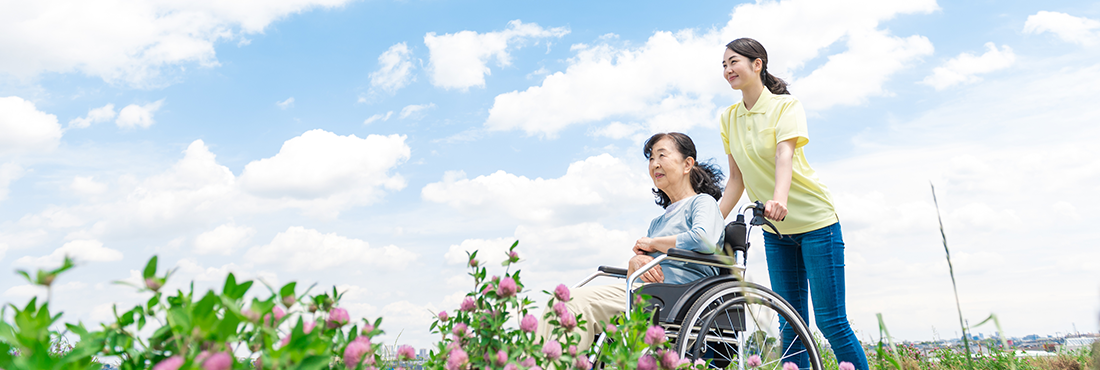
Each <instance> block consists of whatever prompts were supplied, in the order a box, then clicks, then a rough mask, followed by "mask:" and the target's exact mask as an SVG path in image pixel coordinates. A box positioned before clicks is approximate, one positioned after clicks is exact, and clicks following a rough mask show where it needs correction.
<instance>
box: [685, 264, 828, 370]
mask: <svg viewBox="0 0 1100 370" xmlns="http://www.w3.org/2000/svg"><path fill="white" fill-rule="evenodd" d="M676 349H677V351H679V352H680V354H681V355H682V356H687V357H689V358H692V359H709V360H711V366H712V367H715V368H733V369H739V370H740V369H749V368H750V366H749V359H750V358H751V356H753V355H756V356H759V358H760V360H761V364H760V366H759V367H758V368H761V369H782V368H783V364H784V363H786V362H794V363H795V364H797V365H799V368H810V369H813V370H823V369H824V368H823V367H822V364H821V356H820V354H819V353H818V348H817V346H816V344H815V342H814V339H813V336H812V334H811V333H810V329H809V326H807V325H806V323H805V322H804V321H803V320H802V318H801V317H800V316H799V315H798V312H797V311H795V310H794V308H793V307H792V306H791V305H790V304H789V303H787V301H786V300H784V299H783V298H782V297H780V296H779V295H778V294H776V293H775V292H773V291H771V290H770V289H768V288H765V287H763V286H760V285H757V284H753V283H749V282H737V283H729V284H723V285H719V286H716V287H713V288H711V289H709V290H707V292H706V293H703V294H702V295H701V296H700V299H699V300H697V301H696V302H695V304H693V305H692V307H691V309H690V310H688V312H687V314H686V315H685V316H684V322H683V323H682V324H681V326H680V332H679V333H678V335H677V341H676Z"/></svg>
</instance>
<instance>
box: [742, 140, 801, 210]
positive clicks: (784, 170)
mask: <svg viewBox="0 0 1100 370" xmlns="http://www.w3.org/2000/svg"><path fill="white" fill-rule="evenodd" d="M796 141H797V138H794V139H790V140H786V141H781V142H779V143H777V144H776V145H775V191H774V192H773V193H772V200H769V201H768V203H767V204H765V205H764V217H767V218H770V219H773V220H782V219H783V218H785V217H787V195H788V194H789V193H790V191H791V173H792V172H793V167H792V166H793V161H794V145H795V142H796ZM731 177H732V176H731Z"/></svg>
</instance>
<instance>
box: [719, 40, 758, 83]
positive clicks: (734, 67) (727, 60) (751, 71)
mask: <svg viewBox="0 0 1100 370" xmlns="http://www.w3.org/2000/svg"><path fill="white" fill-rule="evenodd" d="M763 64H764V62H763V61H761V60H760V59H755V60H751V59H749V58H747V57H745V56H744V55H741V54H737V52H734V51H733V49H730V48H726V52H725V53H724V54H723V55H722V77H724V78H725V79H726V82H729V84H730V87H732V88H733V89H734V90H741V89H744V88H745V87H746V86H750V85H752V84H757V85H763V82H762V81H760V68H761V67H762V66H763Z"/></svg>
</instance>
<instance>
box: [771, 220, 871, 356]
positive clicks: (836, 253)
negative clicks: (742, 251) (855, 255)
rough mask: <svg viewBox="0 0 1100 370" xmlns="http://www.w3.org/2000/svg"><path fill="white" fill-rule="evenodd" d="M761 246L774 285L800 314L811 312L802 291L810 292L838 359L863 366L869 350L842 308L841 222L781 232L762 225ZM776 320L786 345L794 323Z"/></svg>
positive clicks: (792, 334)
mask: <svg viewBox="0 0 1100 370" xmlns="http://www.w3.org/2000/svg"><path fill="white" fill-rule="evenodd" d="M764 249H765V250H766V252H767V257H768V275H770V276H771V283H772V290H774V291H775V292H776V293H779V295H780V296H782V297H783V299H786V300H787V302H790V303H791V305H792V306H794V307H795V309H797V310H798V314H799V315H802V318H803V319H806V318H809V309H808V307H807V304H808V303H809V302H808V299H807V298H806V294H807V292H812V293H813V294H812V295H811V296H812V297H813V305H814V317H815V318H816V319H817V328H818V329H819V330H821V333H822V334H824V335H825V339H828V340H829V343H830V344H832V347H833V352H834V353H835V354H836V358H837V362H841V361H847V362H851V363H852V365H855V367H856V369H867V355H866V354H864V353H863V346H862V345H860V343H859V339H857V338H856V334H855V333H854V332H853V331H852V326H851V325H849V324H848V314H847V313H846V311H845V309H844V239H843V238H842V236H841V234H840V223H839V222H838V223H835V224H832V225H829V226H826V227H823V228H820V229H817V230H814V231H810V232H806V233H802V234H793V235H783V237H782V238H780V237H779V236H778V235H776V234H772V233H770V232H767V231H765V232H764ZM780 325H783V328H784V329H783V343H784V344H785V345H784V348H787V346H786V345H788V344H790V342H791V341H792V340H793V338H794V337H795V333H794V329H792V328H790V325H786V323H784V322H782V320H781V322H780ZM796 346H799V347H801V346H800V345H798V344H796ZM793 360H794V361H791V362H794V363H795V364H797V365H798V366H799V368H808V367H809V359H808V358H807V356H805V354H802V355H800V356H797V358H795V359H793Z"/></svg>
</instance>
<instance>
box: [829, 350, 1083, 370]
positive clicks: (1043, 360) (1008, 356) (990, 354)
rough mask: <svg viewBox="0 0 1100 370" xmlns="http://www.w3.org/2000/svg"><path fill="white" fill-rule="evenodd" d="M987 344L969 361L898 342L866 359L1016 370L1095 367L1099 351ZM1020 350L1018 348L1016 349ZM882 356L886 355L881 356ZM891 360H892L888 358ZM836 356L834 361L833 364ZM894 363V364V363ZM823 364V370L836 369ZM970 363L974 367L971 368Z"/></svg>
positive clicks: (902, 367) (948, 369)
mask: <svg viewBox="0 0 1100 370" xmlns="http://www.w3.org/2000/svg"><path fill="white" fill-rule="evenodd" d="M989 344H991V345H990V346H989V347H985V348H989V349H990V350H988V351H987V353H983V354H977V353H973V354H972V356H971V361H967V360H966V354H965V352H964V351H963V350H962V349H961V348H939V349H936V350H933V351H931V352H928V353H922V352H921V351H919V350H918V349H917V348H916V347H913V346H911V345H905V344H899V345H897V352H892V351H890V350H886V351H883V352H881V355H880V352H879V351H878V350H877V345H876V346H870V347H868V348H867V362H868V363H869V364H870V365H871V369H878V370H894V369H897V370H926V369H927V370H931V369H936V370H954V369H960V370H962V369H966V370H969V369H976V370H994V369H996V370H1001V369H1011V368H1016V369H1019V370H1033V369H1034V370H1048V369H1052V370H1096V369H1100V368H1098V367H1097V362H1096V361H1097V359H1096V358H1095V357H1096V356H1097V355H1100V351H1098V350H1097V348H1096V347H1098V346H1100V345H1094V346H1093V347H1091V348H1081V349H1077V350H1069V351H1059V352H1054V353H1052V355H1051V356H1046V357H1016V356H1015V353H1014V352H1012V351H1006V350H1003V349H1000V348H1001V347H1000V346H998V345H996V344H994V343H989ZM1016 352H1019V351H1016ZM883 356H885V358H884V357H883ZM824 357H825V358H826V359H828V358H833V356H832V353H831V352H830V351H826V353H824ZM890 360H893V361H890ZM835 361H836V360H835V359H834V360H833V362H832V363H833V364H835ZM895 363H896V365H895ZM833 366H834V367H830V366H829V365H826V367H825V368H826V369H835V368H836V367H835V366H836V365H833ZM971 366H973V367H971Z"/></svg>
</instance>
